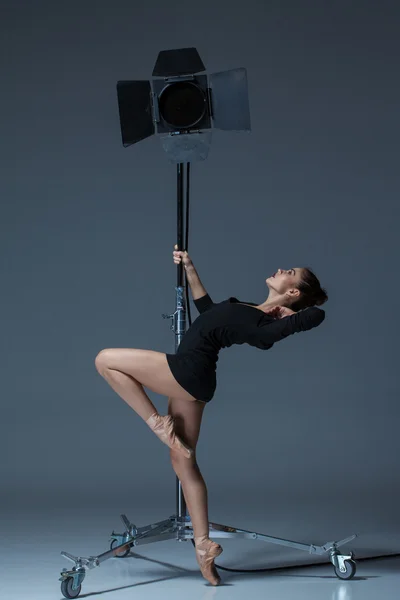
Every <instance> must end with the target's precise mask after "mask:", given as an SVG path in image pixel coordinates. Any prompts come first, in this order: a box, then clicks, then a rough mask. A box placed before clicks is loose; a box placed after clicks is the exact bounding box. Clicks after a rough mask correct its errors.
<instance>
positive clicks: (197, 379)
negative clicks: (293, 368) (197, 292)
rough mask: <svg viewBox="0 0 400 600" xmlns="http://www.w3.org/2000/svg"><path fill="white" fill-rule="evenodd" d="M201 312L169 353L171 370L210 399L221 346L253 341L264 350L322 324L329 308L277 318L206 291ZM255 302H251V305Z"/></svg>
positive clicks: (200, 303)
mask: <svg viewBox="0 0 400 600" xmlns="http://www.w3.org/2000/svg"><path fill="white" fill-rule="evenodd" d="M194 303H195V305H196V308H197V309H198V311H199V313H201V314H200V315H199V316H198V317H197V319H196V320H195V321H194V322H193V324H192V325H191V327H189V329H188V330H187V331H186V333H185V334H184V336H183V338H182V341H181V343H180V344H179V347H178V350H177V353H176V354H167V355H166V356H167V361H168V364H169V367H170V369H171V372H172V374H173V376H174V377H175V379H176V380H177V381H178V383H179V384H180V385H181V386H182V387H183V388H184V389H185V390H186V391H187V392H189V394H191V395H192V396H194V397H195V398H197V399H198V400H202V401H203V402H209V401H210V400H211V399H212V398H213V396H214V393H215V390H216V387H217V379H216V366H217V362H218V353H219V351H220V350H221V348H228V347H229V346H232V344H249V345H250V346H255V347H256V348H261V350H268V349H269V348H272V346H273V345H274V343H275V342H278V341H280V340H283V339H284V338H285V337H287V336H288V335H291V334H292V333H297V332H299V331H307V330H308V329H312V328H313V327H316V326H317V325H320V323H322V321H323V320H324V319H325V311H323V310H322V309H320V308H317V307H316V306H313V307H311V308H307V309H305V310H301V311H299V312H297V313H296V314H294V315H290V316H289V317H284V318H283V319H276V318H274V317H272V316H271V315H267V314H265V313H264V312H263V311H262V310H260V309H258V308H255V307H256V305H255V304H254V303H252V302H247V303H246V304H245V303H242V302H239V300H238V299H237V298H234V297H230V298H228V299H227V300H224V301H223V302H219V303H217V304H215V303H214V302H213V301H212V300H211V298H210V296H209V295H208V294H206V295H205V296H202V297H201V298H198V299H197V300H195V301H194ZM247 304H251V306H247Z"/></svg>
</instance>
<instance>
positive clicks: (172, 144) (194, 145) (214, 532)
mask: <svg viewBox="0 0 400 600" xmlns="http://www.w3.org/2000/svg"><path fill="white" fill-rule="evenodd" d="M184 50H186V51H189V52H186V54H185V52H184V51H177V50H176V51H167V52H161V53H160V55H159V59H158V61H157V63H156V67H157V65H158V66H160V62H161V63H163V61H165V59H166V58H168V56H167V57H165V56H161V55H164V54H167V55H169V56H171V53H172V57H173V59H174V61H175V70H178V72H179V71H180V70H182V69H186V72H187V69H188V64H189V63H190V62H191V64H192V66H193V63H195V66H196V68H197V70H201V69H200V68H201V65H202V63H201V61H200V63H201V64H200V63H199V60H200V57H198V55H197V56H196V54H197V52H195V53H193V50H195V49H184ZM179 52H182V54H183V58H182V55H179ZM160 56H161V59H160ZM177 57H178V58H179V59H180V60H181V63H179V60H178V58H177ZM182 60H183V63H182ZM185 60H186V62H185ZM196 61H197V62H196ZM167 63H168V61H167ZM177 64H178V67H179V68H177V66H176V65H177ZM203 67H204V66H203ZM163 69H164V74H165V72H169V71H170V70H171V69H170V67H168V68H167V66H166V64H165V62H164V63H163ZM154 71H156V68H155V70H154ZM172 71H173V70H172ZM226 73H229V77H228V84H229V81H231V82H232V75H231V74H232V73H234V78H233V79H235V78H236V83H235V85H237V81H238V77H239V85H240V90H241V91H240V92H239V93H238V96H240V102H239V103H238V104H237V106H239V105H240V110H239V112H240V113H241V117H240V118H241V119H242V120H241V125H243V124H246V127H248V128H249V127H250V124H249V118H248V107H247V109H246V106H244V105H243V96H244V94H243V85H242V84H243V70H242V69H237V70H234V71H230V72H225V73H222V74H217V75H218V76H219V77H218V80H219V81H221V77H220V76H221V75H222V76H223V77H222V79H223V80H224V82H225V84H226V82H227V79H226V78H225V74H226ZM153 74H155V73H154V72H153ZM175 74H176V73H175ZM240 79H241V81H240ZM180 81H181V80H179V82H180ZM179 82H178V83H179ZM185 82H186V84H187V83H188V79H187V77H185ZM124 83H134V84H137V83H139V84H143V83H147V82H124ZM175 83H177V81H176V80H175ZM203 83H204V81H203ZM186 84H185V85H186ZM189 84H190V85H192V84H193V82H192V80H191V81H190V82H189ZM172 85H174V84H172ZM123 87H124V88H125V89H124V98H122V99H121V98H120V115H121V128H122V132H123V141H124V145H130V144H131V143H134V141H139V140H140V139H143V138H144V137H147V135H151V133H149V131H151V126H150V125H149V123H147V125H146V123H143V120H140V119H137V120H136V129H135V127H132V117H131V119H130V120H129V119H127V115H126V114H125V115H124V111H126V110H128V108H127V107H129V106H130V107H132V104H134V101H136V103H137V104H140V106H141V108H142V109H143V106H145V103H144V102H143V97H142V99H141V101H140V102H139V103H138V102H137V97H135V95H134V94H133V95H132V89H133V88H134V90H135V93H136V94H139V95H140V89H142V90H143V89H146V90H147V92H148V88H147V86H146V85H145V86H137V85H135V86H133V88H132V86H128V87H129V93H128V95H126V94H125V92H126V86H123ZM160 89H161V88H160ZM164 91H165V88H164ZM192 91H193V90H191V89H190V88H189V91H188V88H187V87H186V88H185V89H183V96H182V95H180V94H181V93H182V88H180V89H178V100H179V102H178V108H179V109H180V108H181V107H182V104H180V102H181V101H182V102H183V103H186V101H187V98H188V96H187V94H189V96H190V95H191V94H192ZM230 91H232V90H230ZM198 92H199V89H197V90H195V92H194V96H191V98H192V99H193V98H194V99H195V100H196V101H198V99H199V94H198ZM246 92H247V88H246ZM224 93H225V92H224ZM224 93H223V90H222V91H221V89H219V91H218V94H219V99H221V98H222V97H223V96H224ZM161 96H162V92H161V94H160V98H161ZM210 96H211V95H210V93H209V92H208V93H207V94H204V97H205V98H206V99H208V100H207V103H208V104H207V106H208V108H207V112H208V114H207V115H206V114H205V112H204V111H203V113H202V114H201V115H200V120H201V119H203V121H204V122H209V119H208V117H210V116H212V115H213V114H215V113H213V111H212V110H211V108H210V104H209V101H211V98H210ZM200 98H201V94H200ZM167 100H168V101H169V100H170V98H169V99H168V98H167ZM231 100H232V99H231ZM235 100H236V101H237V100H238V98H237V96H235V97H234V98H233V100H232V101H231V109H232V105H235ZM166 103H167V104H168V102H166ZM152 104H153V109H154V107H155V106H156V103H155V101H154V97H153V102H152ZM160 104H161V103H160ZM121 105H124V106H122V110H121ZM215 105H216V103H215V101H214V104H213V106H214V107H215ZM146 106H147V105H146ZM176 107H177V105H176V104H175V108H176ZM192 108H193V107H192V106H190V102H189V113H190V111H191V109H192ZM173 109H174V107H172V110H171V105H169V107H168V110H169V111H170V112H169V114H170V115H171V114H172V113H173ZM221 109H222V107H221V104H220V105H219V109H218V110H221ZM164 110H166V107H165V105H164ZM246 110H247V112H246ZM243 111H244V112H243ZM178 112H179V113H181V111H180V110H179V111H178ZM200 112H201V111H200ZM228 112H229V111H228ZM155 114H157V118H159V119H160V115H159V114H158V112H157V111H156V110H155ZM243 114H244V116H243ZM181 116H182V115H181V114H179V118H181ZM190 118H191V119H193V112H192V113H191V114H190ZM196 118H197V120H196V119H195V120H194V122H195V125H196V123H197V122H198V121H199V116H197V117H196ZM124 119H125V121H127V122H125V123H124ZM207 119H208V120H207ZM223 119H225V124H226V123H227V122H228V121H229V120H230V121H229V122H230V127H228V128H232V127H231V126H232V123H233V122H236V123H237V120H238V116H237V114H234V112H232V110H231V112H230V114H229V115H225V116H224V117H223ZM227 119H228V121H227ZM239 120H240V119H239ZM155 121H156V122H157V123H158V122H159V121H157V120H156V119H155ZM165 122H166V119H164V127H166V125H165ZM220 122H221V121H220ZM172 127H175V128H176V127H177V125H176V124H175V125H173V126H172ZM139 129H140V131H139ZM194 129H195V126H188V123H185V124H184V128H182V131H181V132H178V133H177V132H173V133H172V134H170V135H169V136H168V138H165V139H164V142H163V143H164V149H165V150H166V152H167V153H169V155H170V158H171V157H172V159H173V162H176V163H177V244H178V249H182V248H183V247H185V249H187V248H188V243H187V239H186V240H185V244H183V237H184V231H183V230H184V227H183V216H184V207H183V198H184V187H185V186H184V164H185V163H186V164H187V168H186V200H187V201H186V236H187V235H188V225H189V219H188V216H189V190H190V180H189V175H190V160H188V158H189V157H190V159H192V160H193V159H197V160H198V159H202V158H204V157H205V156H206V155H207V150H208V146H207V144H208V142H209V139H210V138H208V139H206V138H203V139H202V138H201V137H199V136H201V135H202V134H201V133H200V132H199V131H197V130H196V131H194ZM128 130H129V135H128V133H127V131H128ZM145 133H146V135H145ZM171 136H172V138H173V139H172V140H171ZM128 138H129V139H130V140H131V141H129V140H128ZM127 140H128V141H129V143H128V141H127ZM132 140H133V141H132ZM204 140H206V142H205V141H204ZM183 283H184V282H183V265H182V263H181V264H180V265H178V268H177V287H176V288H175V290H176V302H175V312H174V313H173V314H172V315H162V317H163V318H165V319H166V318H170V319H173V323H172V325H171V329H172V330H173V331H174V333H175V352H176V351H177V349H178V347H179V344H180V342H181V340H182V337H183V336H184V334H185V331H186V309H185V300H184V296H183V294H184V289H185V288H184V285H183ZM186 291H187V290H186ZM121 519H122V522H123V524H124V526H125V530H124V531H123V532H122V533H115V532H114V531H113V532H112V533H111V544H110V550H108V551H106V552H104V553H103V554H100V555H98V556H90V557H87V558H85V557H80V556H73V555H72V554H69V553H68V552H64V551H62V552H61V555H62V556H64V557H65V558H67V559H69V560H70V561H71V562H73V563H75V564H74V567H72V569H62V571H61V577H60V578H59V581H61V592H62V594H63V595H64V597H65V598H76V597H77V596H79V594H80V592H81V586H82V582H83V580H84V578H85V575H86V571H87V570H90V569H94V568H96V567H98V566H100V564H101V563H102V562H104V561H105V560H108V559H109V558H112V557H118V558H123V557H126V556H128V554H129V553H130V549H131V548H132V547H134V546H141V545H143V544H151V543H154V542H162V541H166V540H176V541H178V542H186V541H188V540H191V541H192V544H194V542H193V537H194V532H193V527H192V523H191V520H190V516H189V515H188V514H187V507H186V502H185V498H184V495H183V490H182V485H181V482H180V481H179V478H178V477H177V478H176V514H174V515H172V516H170V517H168V518H167V519H165V520H163V521H159V522H157V523H151V524H149V525H145V526H143V527H139V528H138V527H136V525H134V524H133V523H131V522H130V521H129V519H128V518H127V517H126V515H124V514H122V515H121ZM209 535H210V537H211V538H235V539H250V540H261V541H264V542H269V543H272V544H279V545H281V546H287V547H290V548H297V549H298V550H304V551H306V552H308V553H310V554H317V555H322V554H325V553H329V556H330V560H331V562H332V564H333V566H334V571H335V574H336V576H337V577H338V578H340V579H351V578H352V577H354V574H355V572H356V563H355V560H354V554H353V552H350V553H349V554H346V555H343V554H340V553H339V551H338V548H339V547H340V546H343V545H344V544H347V543H348V542H350V541H351V540H353V539H354V538H356V537H357V536H356V535H352V536H350V537H348V538H345V539H343V540H340V541H331V542H327V543H326V544H325V545H323V546H317V545H314V544H303V543H299V542H293V541H290V540H285V539H281V538H275V537H271V536H267V535H264V534H261V533H256V532H253V531H247V530H244V529H238V528H236V527H231V526H228V525H222V524H219V523H213V522H210V523H209ZM216 566H217V567H218V568H219V569H223V570H227V571H235V572H245V570H243V569H229V568H227V567H222V566H220V565H216ZM255 571H268V569H257V570H255ZM248 572H252V570H248Z"/></svg>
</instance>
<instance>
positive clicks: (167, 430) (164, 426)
mask: <svg viewBox="0 0 400 600" xmlns="http://www.w3.org/2000/svg"><path fill="white" fill-rule="evenodd" d="M146 423H147V425H148V426H149V427H150V429H151V430H152V431H153V432H154V433H155V434H156V436H157V437H158V438H159V439H160V440H161V441H162V442H164V444H167V446H169V448H171V449H172V450H176V451H177V452H180V453H181V454H183V455H184V456H186V458H190V457H191V456H193V450H192V448H189V446H186V444H184V443H183V442H182V440H181V438H180V437H179V436H177V435H176V433H175V428H174V419H173V417H172V416H171V415H165V416H161V415H159V414H158V413H154V414H153V415H151V417H149V418H148V419H147V421H146Z"/></svg>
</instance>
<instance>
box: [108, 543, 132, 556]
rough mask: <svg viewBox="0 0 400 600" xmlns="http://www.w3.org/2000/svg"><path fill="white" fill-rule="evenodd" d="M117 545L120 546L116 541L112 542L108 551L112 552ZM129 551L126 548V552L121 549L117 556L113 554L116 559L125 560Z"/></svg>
mask: <svg viewBox="0 0 400 600" xmlns="http://www.w3.org/2000/svg"><path fill="white" fill-rule="evenodd" d="M119 545H120V544H119V543H118V540H113V541H112V542H111V544H110V549H111V550H112V549H113V548H115V546H119ZM130 551H131V549H130V548H128V549H127V550H124V549H123V548H121V550H120V551H119V552H118V553H117V554H114V556H116V557H117V558H125V556H128V554H129V552H130Z"/></svg>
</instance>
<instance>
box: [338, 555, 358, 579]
mask: <svg viewBox="0 0 400 600" xmlns="http://www.w3.org/2000/svg"><path fill="white" fill-rule="evenodd" d="M344 565H345V567H346V570H345V571H341V570H340V569H339V567H333V568H334V570H335V575H336V577H339V579H352V578H353V577H354V575H355V573H356V563H355V561H354V560H345V561H344Z"/></svg>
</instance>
